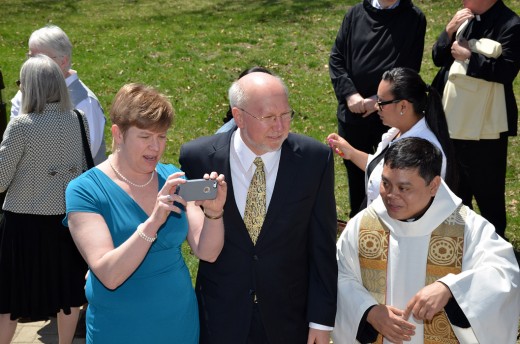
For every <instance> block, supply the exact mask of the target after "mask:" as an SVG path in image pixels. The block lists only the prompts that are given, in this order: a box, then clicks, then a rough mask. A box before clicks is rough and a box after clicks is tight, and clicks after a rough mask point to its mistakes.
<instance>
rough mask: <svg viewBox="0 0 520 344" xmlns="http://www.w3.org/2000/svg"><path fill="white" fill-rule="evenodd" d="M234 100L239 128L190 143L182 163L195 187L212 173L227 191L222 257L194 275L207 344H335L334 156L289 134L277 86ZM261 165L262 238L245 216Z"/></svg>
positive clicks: (250, 82) (259, 84)
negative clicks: (218, 174)
mask: <svg viewBox="0 0 520 344" xmlns="http://www.w3.org/2000/svg"><path fill="white" fill-rule="evenodd" d="M229 98H230V105H231V107H232V112H233V117H234V119H235V121H236V123H237V126H238V128H237V129H236V130H234V131H230V132H226V133H222V134H217V135H214V136H211V137H203V138H199V139H197V140H194V141H192V142H189V143H187V144H185V145H183V147H182V148H181V154H180V163H181V168H182V170H183V171H185V172H186V175H187V177H188V178H201V177H202V176H203V172H204V171H206V170H207V169H208V168H210V167H211V168H212V169H216V170H219V171H222V172H223V173H224V174H225V175H226V180H228V185H229V186H228V199H227V202H226V205H225V207H224V226H225V233H226V234H225V243H224V248H223V250H222V252H221V254H220V256H219V257H218V259H217V261H216V262H214V263H207V262H203V261H201V262H200V265H199V271H198V275H197V283H196V287H195V289H196V293H197V298H198V301H199V314H200V323H201V337H200V343H203V344H204V343H226V344H227V343H237V344H240V343H262V344H263V343H270V344H286V343H319V344H321V343H324V344H328V343H329V332H330V330H331V329H332V327H333V326H334V317H335V314H336V293H337V264H336V258H335V241H336V205H335V198H334V160H333V154H332V150H331V149H329V148H328V147H327V146H326V145H325V144H322V143H319V142H318V141H316V140H314V139H311V138H309V137H306V136H303V135H297V134H293V133H289V131H290V127H291V120H292V117H293V111H292V109H291V108H290V106H289V101H288V91H287V87H286V86H285V85H284V83H283V82H282V80H281V79H280V78H278V77H275V76H272V75H269V74H266V73H251V74H248V75H246V76H244V77H243V78H241V79H239V80H237V81H236V82H235V83H233V85H232V86H231V88H230V90H229ZM258 157H260V158H261V160H262V162H263V164H262V168H263V169H264V171H265V189H264V190H265V192H264V191H263V192H262V197H263V194H265V209H266V212H265V216H264V218H263V224H262V225H261V229H260V233H259V235H258V237H256V236H255V235H254V234H250V233H249V232H248V229H247V228H246V225H245V223H244V212H246V211H247V210H246V203H248V200H247V199H248V189H249V186H250V183H251V180H252V179H253V176H254V175H255V171H256V169H257V167H256V166H258V165H255V164H254V163H253V161H254V160H255V158H258ZM258 168H260V167H258ZM246 222H247V221H246Z"/></svg>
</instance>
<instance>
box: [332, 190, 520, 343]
mask: <svg viewBox="0 0 520 344" xmlns="http://www.w3.org/2000/svg"><path fill="white" fill-rule="evenodd" d="M460 205H461V200H460V199H459V198H458V197H457V196H455V195H454V194H453V193H451V191H450V190H449V189H448V188H447V186H446V185H445V184H444V182H443V183H442V185H441V186H440V188H439V191H438V192H437V195H436V196H435V199H434V200H433V202H432V204H431V206H430V208H429V209H428V210H427V211H426V213H425V214H424V215H423V216H422V217H421V218H420V219H418V220H417V221H414V222H403V221H398V220H394V219H392V218H390V217H389V216H388V214H387V213H386V209H385V207H384V204H383V202H382V200H381V197H379V198H378V199H376V201H374V203H373V204H372V205H371V206H370V207H369V208H367V209H366V210H365V211H363V212H361V213H360V214H358V215H356V216H355V217H354V218H353V219H351V220H350V221H349V222H348V223H347V227H346V228H345V230H344V231H343V233H342V235H341V237H340V239H339V240H338V243H337V259H338V272H339V275H338V310H337V313H336V323H335V327H334V332H333V338H334V343H335V344H351V343H357V341H356V333H357V330H358V326H359V322H360V320H361V318H362V316H363V314H364V313H365V311H366V310H367V309H368V308H369V307H370V306H372V305H376V304H378V302H381V303H385V304H387V305H391V306H394V307H396V308H399V309H402V310H404V309H405V308H406V304H407V303H408V301H409V300H410V299H411V298H412V297H413V296H414V295H415V294H416V293H417V292H418V291H419V290H420V289H422V288H423V287H424V286H425V285H426V284H430V283H431V282H433V281H426V276H427V274H426V270H427V269H426V266H427V258H428V252H429V249H430V247H431V246H432V245H434V243H430V238H432V239H433V238H434V237H432V236H431V234H432V232H433V231H434V230H435V229H437V228H438V227H439V226H440V225H441V224H442V223H443V222H446V223H448V224H449V223H452V224H455V223H460V224H461V225H462V226H464V238H463V240H462V238H461V240H460V241H463V248H462V264H461V272H460V273H455V272H450V273H448V274H447V275H446V276H444V277H442V278H439V279H438V280H439V281H441V282H443V283H444V284H446V285H447V286H448V287H449V288H450V290H451V292H452V294H453V297H454V298H455V300H456V301H457V303H458V304H459V306H460V307H461V309H462V311H463V312H464V314H465V315H466V317H467V318H468V321H469V323H470V324H471V328H470V329H467V330H464V331H466V333H468V331H469V332H470V333H471V335H470V336H469V337H470V338H471V337H473V339H470V340H469V341H467V340H466V339H464V338H462V337H461V336H459V334H457V331H455V332H456V334H457V336H458V340H459V341H460V342H461V343H470V342H471V340H473V342H475V337H476V339H477V340H478V343H481V344H498V343H507V344H514V343H515V342H516V334H517V331H518V319H519V316H520V291H519V286H518V284H519V281H520V276H519V270H518V264H517V262H516V258H515V256H514V252H513V249H512V246H511V245H510V244H509V243H507V242H506V241H505V240H503V239H502V238H500V237H499V236H498V235H497V234H496V233H495V231H494V227H493V226H492V225H491V224H490V223H489V222H488V221H486V220H485V219H484V218H482V217H481V216H480V215H478V214H476V213H475V212H473V211H472V210H470V209H469V208H467V207H465V206H462V207H461V208H460V213H462V214H465V218H462V216H461V217H458V216H452V215H453V214H454V212H455V211H456V210H457V208H458V207H459V206H460ZM366 213H367V214H371V215H372V216H374V217H375V218H377V220H378V221H380V222H381V224H382V225H383V226H384V227H385V229H386V230H388V235H387V238H388V239H387V241H388V243H387V244H388V250H387V251H388V255H389V256H388V257H387V259H388V261H387V263H386V264H387V267H386V276H385V278H386V281H384V282H383V283H384V284H385V287H386V290H385V291H384V292H383V294H384V300H381V297H382V296H381V297H378V298H377V299H376V298H375V297H374V296H373V295H372V294H371V293H370V292H369V291H368V290H367V289H366V288H365V287H364V286H363V278H362V273H361V267H360V259H359V240H360V233H359V232H360V227H361V222H362V219H363V216H364V214H366ZM458 241H459V240H458V239H456V240H455V241H454V242H453V245H447V244H446V242H443V243H442V244H440V245H442V247H438V248H442V249H441V250H440V251H439V252H440V253H441V254H440V255H439V256H438V258H439V259H442V258H443V257H447V255H444V254H442V252H444V250H450V249H452V248H453V249H456V250H458V249H460V246H457V242H458ZM383 244H384V243H383ZM460 244H461V245H462V243H460ZM459 264H460V263H459ZM376 283H377V282H376ZM379 283H381V281H380V282H379ZM408 321H410V322H412V323H414V324H415V325H416V331H415V332H416V334H415V335H414V336H413V337H412V340H411V341H410V342H407V343H411V344H424V343H425V341H424V324H423V323H422V321H417V320H415V319H414V318H413V316H410V318H409V319H408ZM450 326H452V327H453V325H451V324H450ZM453 328H455V327H453ZM456 329H459V328H456ZM473 334H474V335H473ZM384 343H388V341H386V340H384Z"/></svg>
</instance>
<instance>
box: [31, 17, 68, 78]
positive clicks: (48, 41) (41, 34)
mask: <svg viewBox="0 0 520 344" xmlns="http://www.w3.org/2000/svg"><path fill="white" fill-rule="evenodd" d="M32 48H35V49H38V50H46V51H49V52H52V53H54V54H56V55H55V56H66V57H68V61H69V62H68V66H67V68H68V69H70V67H71V63H72V43H70V40H69V37H68V36H67V34H66V33H65V32H64V31H63V30H62V29H60V28H59V27H58V26H56V25H47V26H44V27H42V28H41V29H38V30H36V31H34V32H33V33H32V34H31V37H29V49H32ZM50 57H54V56H50Z"/></svg>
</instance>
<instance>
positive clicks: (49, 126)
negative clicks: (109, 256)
mask: <svg viewBox="0 0 520 344" xmlns="http://www.w3.org/2000/svg"><path fill="white" fill-rule="evenodd" d="M20 82H21V84H20V89H21V92H22V103H21V113H20V115H19V116H16V117H14V118H13V119H11V121H10V122H9V125H8V126H7V129H6V131H5V134H4V137H3V141H2V143H1V144H0V165H1V166H2V168H1V169H0V192H3V191H5V190H6V189H7V194H6V198H5V202H4V204H3V207H2V209H3V211H4V217H3V219H2V221H1V222H0V281H2V282H1V283H0V344H4V343H10V341H11V339H12V337H13V335H14V332H15V329H16V325H17V319H19V318H21V317H23V318H29V319H31V320H41V319H45V318H47V317H49V316H56V315H57V319H58V334H59V337H60V343H71V342H72V340H73V338H74V331H75V328H76V324H77V321H78V316H79V307H80V306H81V305H83V304H84V303H85V302H86V299H85V293H84V283H85V281H84V276H85V273H86V271H87V266H86V263H85V262H84V261H83V259H82V257H81V255H80V254H79V252H78V251H77V249H76V247H75V245H74V242H73V241H72V238H71V235H70V232H69V231H68V230H67V228H66V227H64V226H63V225H62V223H61V221H62V220H63V217H64V213H65V188H66V187H67V184H68V183H69V182H70V181H71V180H72V179H74V178H75V177H77V176H78V175H80V174H81V172H82V171H83V170H85V169H86V167H87V166H86V161H85V158H84V150H83V146H82V139H81V130H80V122H79V121H78V117H77V115H76V113H75V112H74V111H73V110H72V109H73V107H72V103H71V100H70V97H69V92H68V90H67V86H66V84H65V79H64V77H63V73H62V71H61V70H60V67H59V66H58V65H57V64H56V63H55V62H54V61H53V59H52V58H51V57H48V56H46V55H36V56H34V57H31V58H29V59H28V60H27V61H26V62H25V63H24V64H23V66H22V69H21V72H20ZM81 115H82V116H81V119H82V121H83V125H84V127H85V128H86V133H87V135H88V126H87V120H86V119H85V116H84V115H83V113H81Z"/></svg>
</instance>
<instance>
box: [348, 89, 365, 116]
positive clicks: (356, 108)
mask: <svg viewBox="0 0 520 344" xmlns="http://www.w3.org/2000/svg"><path fill="white" fill-rule="evenodd" d="M347 106H348V109H349V110H350V111H351V112H353V113H359V114H364V113H365V112H366V111H367V110H366V109H365V102H364V98H363V97H361V95H360V94H359V93H354V94H351V95H350V96H348V97H347Z"/></svg>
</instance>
